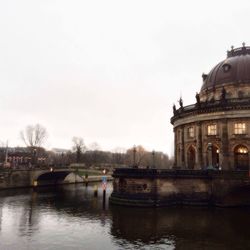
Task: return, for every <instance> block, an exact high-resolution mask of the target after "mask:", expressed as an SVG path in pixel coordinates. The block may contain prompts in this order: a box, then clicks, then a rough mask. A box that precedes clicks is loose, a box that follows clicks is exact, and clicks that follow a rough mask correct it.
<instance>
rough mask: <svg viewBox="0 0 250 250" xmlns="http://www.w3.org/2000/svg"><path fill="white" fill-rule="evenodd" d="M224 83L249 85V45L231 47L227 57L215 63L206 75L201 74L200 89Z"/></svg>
mask: <svg viewBox="0 0 250 250" xmlns="http://www.w3.org/2000/svg"><path fill="white" fill-rule="evenodd" d="M225 83H248V84H249V85H250V47H245V46H244V44H243V47H240V48H236V49H233V48H232V50H231V51H228V52H227V58H226V59H225V60H223V61H222V62H220V63H219V64H217V65H216V66H215V67H214V68H213V69H212V70H211V71H210V73H209V74H208V75H204V74H203V85H202V87H201V91H202V90H205V89H207V88H211V87H218V86H219V85H222V84H225Z"/></svg>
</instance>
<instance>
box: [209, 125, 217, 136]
mask: <svg viewBox="0 0 250 250" xmlns="http://www.w3.org/2000/svg"><path fill="white" fill-rule="evenodd" d="M207 134H208V135H217V126H216V124H213V125H208V126H207Z"/></svg>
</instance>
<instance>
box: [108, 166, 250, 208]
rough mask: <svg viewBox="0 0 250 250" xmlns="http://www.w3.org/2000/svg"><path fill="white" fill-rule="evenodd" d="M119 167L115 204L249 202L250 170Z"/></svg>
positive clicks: (248, 203)
mask: <svg viewBox="0 0 250 250" xmlns="http://www.w3.org/2000/svg"><path fill="white" fill-rule="evenodd" d="M116 171H117V172H116ZM116 171H115V172H114V175H113V177H114V186H113V193H112V195H111V198H110V201H111V203H113V204H120V205H132V206H168V205H176V204H179V205H180V204H181V205H216V206H236V205H237V206H238V205H250V196H249V195H248V193H249V190H250V178H249V176H248V173H247V172H236V171H235V172H232V171H195V170H194V171H185V170H183V171H181V170H175V171H171V170H169V171H160V170H147V169H138V170H137V169H119V170H116ZM242 190H243V191H244V192H243V191H242Z"/></svg>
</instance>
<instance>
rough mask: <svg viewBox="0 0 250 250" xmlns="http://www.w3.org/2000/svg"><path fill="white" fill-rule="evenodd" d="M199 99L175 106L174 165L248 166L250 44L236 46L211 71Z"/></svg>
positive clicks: (197, 94) (240, 168) (220, 167)
mask: <svg viewBox="0 0 250 250" xmlns="http://www.w3.org/2000/svg"><path fill="white" fill-rule="evenodd" d="M202 78H203V84H202V87H201V90H200V92H199V93H196V103H195V104H192V105H188V106H183V101H182V99H180V101H179V104H180V107H179V108H178V109H176V107H175V105H174V107H173V112H174V115H173V117H172V118H171V123H172V124H173V126H174V134H175V164H174V165H175V167H176V168H181V169H207V168H217V169H222V170H248V169H249V165H250V157H249V151H250V47H246V46H245V44H244V43H243V46H242V47H240V48H233V47H232V49H231V50H230V51H228V52H227V58H226V59H225V60H223V61H221V62H220V63H218V64H217V65H216V66H215V67H214V68H213V69H212V70H211V71H210V72H209V73H208V74H203V75H202Z"/></svg>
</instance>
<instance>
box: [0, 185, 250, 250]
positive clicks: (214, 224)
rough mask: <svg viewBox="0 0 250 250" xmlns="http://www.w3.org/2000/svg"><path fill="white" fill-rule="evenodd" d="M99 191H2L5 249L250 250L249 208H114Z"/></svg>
mask: <svg viewBox="0 0 250 250" xmlns="http://www.w3.org/2000/svg"><path fill="white" fill-rule="evenodd" d="M94 189H95V188H94V185H90V186H88V187H85V186H83V185H68V186H61V187H57V188H40V189H36V190H32V189H23V190H8V191H4V192H0V239H1V240H0V249H5V250H8V249H11V250H13V249H19V250H21V249H38V250H39V249H61V250H62V249H248V248H249V249H250V238H249V236H250V235H249V234H250V233H249V231H248V225H249V224H250V216H249V214H250V211H249V209H207V208H190V207H188V208H187V207H186V208H180V207H171V208H158V209H150V208H145V209H143V208H132V207H119V206H111V207H109V204H108V200H106V203H105V206H104V204H103V197H102V190H101V187H100V186H99V189H98V194H99V195H98V196H97V197H94ZM111 191H112V188H111V186H109V187H108V190H107V199H108V197H109V195H110V193H111Z"/></svg>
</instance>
